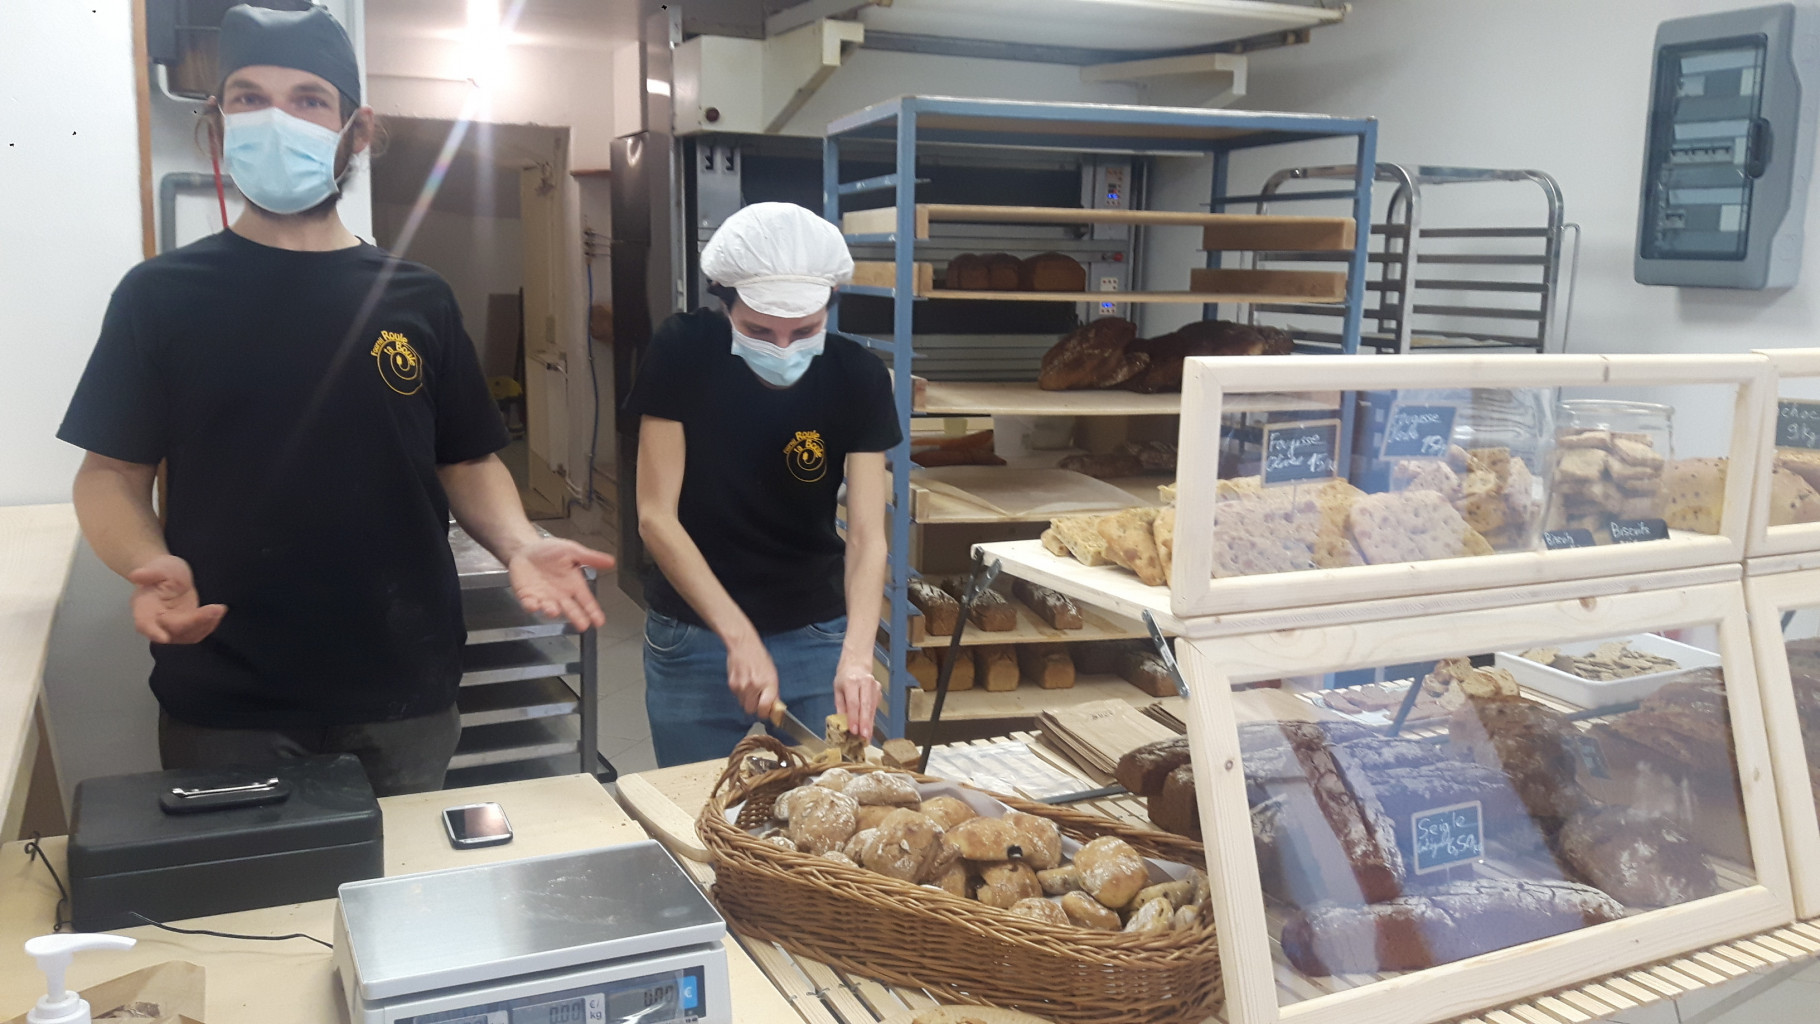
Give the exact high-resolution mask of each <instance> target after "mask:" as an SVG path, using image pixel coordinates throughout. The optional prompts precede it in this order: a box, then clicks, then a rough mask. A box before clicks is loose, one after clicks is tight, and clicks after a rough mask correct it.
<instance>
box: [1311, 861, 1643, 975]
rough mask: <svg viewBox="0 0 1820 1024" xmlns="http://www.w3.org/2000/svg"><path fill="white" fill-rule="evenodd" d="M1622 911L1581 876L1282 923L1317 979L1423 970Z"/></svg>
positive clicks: (1437, 892) (1479, 885) (1479, 884)
mask: <svg viewBox="0 0 1820 1024" xmlns="http://www.w3.org/2000/svg"><path fill="white" fill-rule="evenodd" d="M1623 916H1624V908H1623V907H1622V906H1620V905H1619V904H1618V902H1617V901H1616V900H1614V899H1612V898H1611V897H1610V896H1608V895H1606V894H1605V893H1603V892H1600V891H1599V890H1598V889H1594V888H1592V887H1591V886H1587V885H1581V884H1579V883H1576V882H1558V881H1519V880H1512V879H1477V880H1472V881H1465V882H1452V883H1449V884H1446V885H1443V886H1439V887H1437V888H1435V889H1433V890H1430V891H1428V892H1426V893H1422V894H1419V895H1410V896H1402V897H1399V898H1397V899H1394V900H1390V901H1386V902H1381V903H1372V904H1367V905H1365V906H1359V905H1357V904H1353V905H1347V904H1339V903H1324V904H1318V905H1316V906H1312V907H1307V908H1305V909H1303V910H1300V911H1297V912H1295V913H1293V914H1291V915H1290V916H1289V918H1288V920H1287V921H1286V922H1285V923H1284V925H1283V955H1284V956H1285V957H1286V958H1287V959H1288V960H1289V963H1290V965H1291V966H1293V967H1294V968H1295V969H1296V970H1298V971H1301V972H1302V973H1303V974H1306V975H1310V976H1313V977H1327V976H1330V975H1334V974H1371V973H1376V972H1380V971H1419V970H1423V969H1425V968H1429V967H1434V966H1436V965H1438V964H1445V963H1452V962H1454V961H1456V960H1464V959H1466V958H1467V957H1473V956H1478V955H1480V954H1482V953H1489V952H1492V951H1493V950H1498V949H1504V948H1506V947H1509V946H1514V945H1518V944H1520V943H1524V942H1533V941H1535V940H1537V939H1544V938H1547V937H1549V936H1551V935H1561V934H1564V933H1566V932H1571V931H1574V930H1576V929H1579V928H1585V927H1589V926H1591V925H1595V924H1602V923H1604V922H1606V921H1616V920H1618V919H1619V918H1621V917H1623Z"/></svg>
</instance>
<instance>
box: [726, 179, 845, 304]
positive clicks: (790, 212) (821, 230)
mask: <svg viewBox="0 0 1820 1024" xmlns="http://www.w3.org/2000/svg"><path fill="white" fill-rule="evenodd" d="M701 272H702V273H703V274H705V275H707V278H708V280H710V281H713V282H715V283H716V284H723V285H726V286H727V287H729V288H733V289H736V290H737V291H738V292H739V298H740V301H742V302H744V303H745V304H746V305H748V306H750V307H752V308H753V309H755V310H757V311H758V312H760V313H768V314H770V315H771V316H787V317H799V316H811V315H813V314H815V313H819V312H821V310H822V309H823V308H824V307H826V306H827V305H828V296H829V294H830V293H831V292H832V290H833V288H834V286H835V285H838V284H844V283H846V282H847V281H851V280H852V279H853V256H852V255H851V254H850V253H848V252H847V240H846V239H844V238H842V237H841V233H840V229H839V228H837V227H835V226H834V225H833V224H830V223H828V222H827V221H825V220H823V219H822V218H820V217H817V216H816V215H815V214H813V213H810V212H809V211H808V210H805V209H803V208H802V207H800V206H797V205H796V204H795V203H753V204H752V205H751V206H747V207H744V208H743V209H741V210H739V211H738V212H736V213H734V214H733V216H731V217H728V218H727V219H726V221H724V222H723V223H722V224H721V226H720V230H718V231H716V232H714V237H713V238H710V239H708V245H707V247H706V248H704V249H703V250H702V253H701Z"/></svg>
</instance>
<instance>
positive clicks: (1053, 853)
mask: <svg viewBox="0 0 1820 1024" xmlns="http://www.w3.org/2000/svg"><path fill="white" fill-rule="evenodd" d="M1004 820H1005V822H1006V824H1009V825H1010V826H1011V827H1012V828H1013V829H1015V830H1017V841H1018V845H1019V846H1021V847H1023V851H1024V852H1023V861H1024V863H1026V864H1028V865H1030V866H1031V867H1032V868H1034V869H1036V870H1037V871H1047V870H1049V869H1050V868H1053V867H1057V866H1059V865H1060V864H1061V863H1062V831H1061V829H1060V828H1058V827H1057V826H1056V824H1055V822H1053V821H1050V820H1049V819H1048V818H1039V817H1037V816H1036V815H1034V814H1025V813H1024V812H1023V811H1008V812H1006V814H1005V818H1004Z"/></svg>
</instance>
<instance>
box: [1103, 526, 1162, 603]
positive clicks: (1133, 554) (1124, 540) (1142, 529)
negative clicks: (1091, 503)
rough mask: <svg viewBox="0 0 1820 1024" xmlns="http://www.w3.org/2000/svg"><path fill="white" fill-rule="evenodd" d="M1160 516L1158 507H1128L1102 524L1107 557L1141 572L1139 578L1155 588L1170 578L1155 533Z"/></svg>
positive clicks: (1138, 572) (1115, 562) (1136, 571)
mask: <svg viewBox="0 0 1820 1024" xmlns="http://www.w3.org/2000/svg"><path fill="white" fill-rule="evenodd" d="M1157 513H1158V510H1157V509H1154V508H1128V509H1126V510H1125V511H1123V512H1117V513H1114V514H1112V515H1110V516H1106V517H1105V518H1103V519H1101V520H1100V521H1099V531H1100V537H1101V538H1102V539H1103V540H1105V542H1106V557H1107V558H1108V559H1109V560H1111V561H1112V562H1113V563H1114V564H1117V565H1122V566H1124V567H1125V568H1127V569H1130V570H1131V571H1132V572H1134V573H1137V577H1138V579H1140V580H1143V581H1144V582H1145V583H1146V584H1148V585H1149V586H1153V587H1155V586H1161V585H1162V584H1163V582H1164V581H1165V579H1166V577H1165V575H1164V573H1163V562H1162V559H1161V558H1160V557H1159V556H1158V554H1157V549H1156V536H1155V534H1154V531H1153V527H1154V525H1155V523H1156V517H1157Z"/></svg>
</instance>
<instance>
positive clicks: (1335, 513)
mask: <svg viewBox="0 0 1820 1024" xmlns="http://www.w3.org/2000/svg"><path fill="white" fill-rule="evenodd" d="M1363 495H1364V492H1362V491H1360V490H1359V489H1358V488H1356V487H1354V486H1352V485H1351V484H1349V483H1347V482H1346V481H1344V480H1331V481H1326V482H1323V483H1315V484H1298V485H1289V486H1282V487H1272V488H1263V487H1261V486H1259V485H1258V483H1257V478H1256V477H1241V478H1239V479H1235V480H1222V481H1220V483H1219V498H1220V500H1219V502H1218V504H1217V505H1215V506H1214V527H1213V574H1214V575H1215V576H1216V577H1227V576H1253V575H1258V574H1261V573H1272V572H1295V571H1299V570H1304V569H1339V568H1344V567H1346V566H1349V565H1363V564H1365V560H1364V558H1363V557H1361V556H1360V554H1359V550H1358V548H1357V547H1356V546H1355V545H1354V544H1353V542H1352V539H1351V537H1350V535H1349V534H1348V532H1347V521H1348V518H1349V516H1350V514H1351V510H1352V507H1353V504H1354V503H1355V502H1356V501H1357V500H1358V499H1359V498H1360V497H1363Z"/></svg>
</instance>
